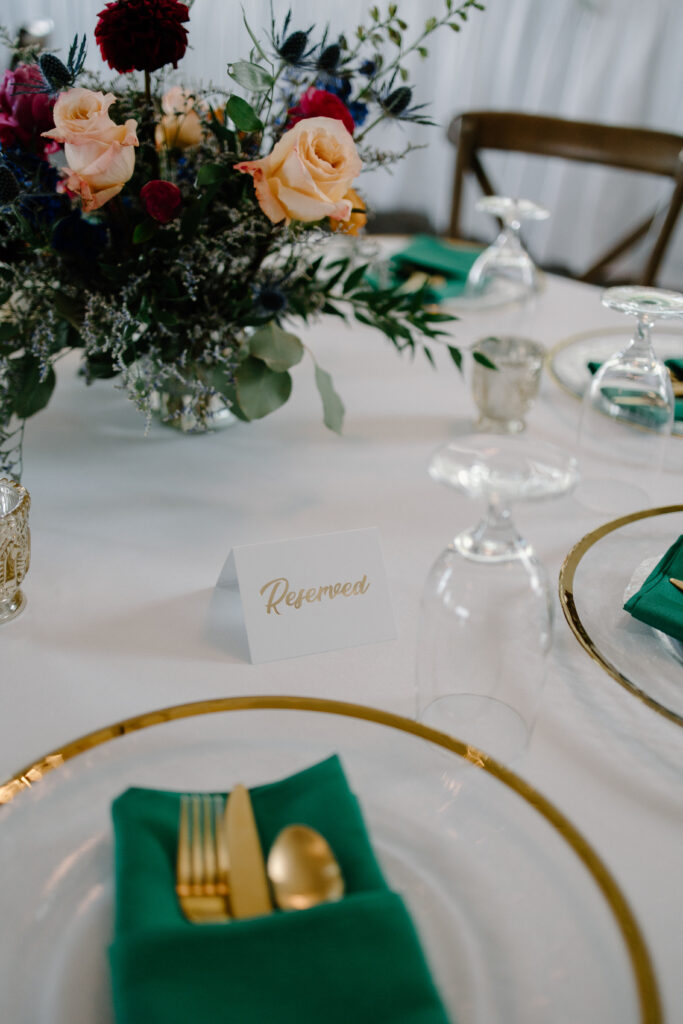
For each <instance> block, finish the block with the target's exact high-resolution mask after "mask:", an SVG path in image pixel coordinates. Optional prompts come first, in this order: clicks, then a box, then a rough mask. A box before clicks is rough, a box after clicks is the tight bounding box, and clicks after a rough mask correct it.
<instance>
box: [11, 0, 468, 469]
mask: <svg viewBox="0 0 683 1024" xmlns="http://www.w3.org/2000/svg"><path fill="white" fill-rule="evenodd" d="M470 9H478V10H481V9H482V5H481V4H479V3H476V2H474V0H464V2H461V3H459V4H458V3H456V0H443V11H442V13H441V14H440V15H435V16H431V17H429V18H428V19H427V21H426V23H425V24H424V25H423V26H421V27H419V28H418V30H417V31H416V32H414V33H411V31H410V29H409V26H408V24H407V23H406V22H405V21H404V20H403V19H402V18H401V17H400V16H399V5H398V4H397V3H394V2H392V3H389V4H388V5H387V6H386V7H384V6H383V5H378V4H373V6H372V7H371V8H370V10H369V11H368V15H367V17H366V18H365V19H364V22H363V24H362V25H359V26H357V28H356V30H355V32H349V33H347V34H344V35H340V34H335V35H334V36H333V35H331V34H330V31H331V30H329V29H328V28H326V27H324V28H322V29H321V30H319V31H317V32H316V29H315V27H313V26H312V27H309V26H307V25H304V26H301V25H293V24H290V21H291V20H292V15H291V14H290V15H288V16H287V18H286V20H285V23H284V25H283V26H281V28H280V29H278V28H277V27H276V26H275V24H274V21H273V22H271V25H270V30H269V31H267V32H266V33H264V34H261V33H256V32H254V31H253V30H252V28H251V27H250V26H249V24H248V23H247V22H246V19H245V25H246V28H247V32H248V34H249V38H250V40H251V45H250V49H249V52H248V53H247V54H244V55H243V57H244V59H239V60H234V61H231V62H230V63H229V64H228V66H227V75H228V79H229V81H228V83H227V84H228V85H229V88H227V89H226V88H221V87H218V88H216V87H211V88H210V89H206V90H199V91H198V92H196V93H193V94H191V95H190V94H186V97H185V99H186V101H187V102H188V106H187V108H186V111H185V112H184V113H179V114H178V115H177V118H178V121H177V129H178V130H177V131H176V133H175V134H174V133H173V130H172V125H171V127H170V128H169V127H168V126H167V125H166V121H165V119H164V122H163V124H164V129H163V131H162V132H161V137H162V138H163V139H165V144H164V145H161V144H160V148H157V144H158V143H159V137H158V136H157V134H156V131H155V129H156V126H157V125H158V124H159V121H160V119H161V118H162V115H165V117H168V116H172V115H168V114H167V108H166V107H163V106H162V97H163V95H164V92H165V89H166V88H167V87H168V85H169V84H170V82H168V81H166V82H165V83H164V80H163V73H162V74H160V75H159V76H155V77H154V79H153V80H152V81H153V85H154V91H153V92H152V94H151V96H146V95H145V94H143V93H142V92H141V91H140V84H141V83H140V82H139V80H138V79H136V77H135V76H125V75H124V76H120V77H119V78H117V79H116V80H115V82H114V83H113V84H112V83H110V82H107V81H104V80H102V79H100V78H99V77H98V76H95V75H92V74H89V73H88V72H84V71H82V70H81V67H80V65H81V64H82V57H83V54H84V50H83V44H81V49H80V51H78V48H77V46H75V47H74V48H73V49H72V52H71V53H70V55H69V57H68V58H67V64H66V65H63V66H62V65H61V62H60V60H59V58H57V57H55V56H54V55H50V54H43V55H39V54H38V53H37V52H36V51H34V50H31V49H27V50H23V51H21V52H18V53H17V57H18V59H19V60H28V61H30V62H36V61H37V60H38V58H39V56H40V58H41V60H42V64H41V65H40V66H41V67H42V68H43V69H45V68H47V69H48V71H50V73H51V74H52V75H53V76H54V75H55V74H57V73H58V72H59V73H60V74H61V73H62V67H64V69H65V71H66V72H68V75H69V76H70V78H73V79H74V81H76V76H78V78H77V81H76V84H78V85H81V86H84V87H86V88H91V89H94V90H97V91H102V92H108V91H114V92H115V94H116V105H115V108H114V115H113V119H114V120H115V121H116V122H117V123H119V124H122V123H124V122H125V121H126V120H128V119H134V120H135V121H136V123H137V125H138V129H137V131H138V138H139V146H138V147H137V148H136V150H135V165H134V171H133V175H132V177H131V179H130V180H129V181H128V182H127V183H126V184H125V185H124V189H123V191H122V193H121V195H120V196H116V197H115V198H113V199H110V200H109V201H108V202H107V203H105V204H104V205H103V206H102V207H101V208H98V209H97V210H93V211H92V212H90V213H87V214H84V213H83V211H82V208H81V203H80V201H79V200H77V199H73V198H70V197H69V195H67V194H66V193H64V192H61V191H60V192H57V191H56V189H55V182H56V178H55V172H54V171H53V170H51V169H50V168H49V167H48V164H47V163H46V162H44V161H43V160H42V159H40V158H41V157H42V155H43V154H42V151H41V150H39V149H38V148H36V139H33V140H32V142H31V143H30V144H27V149H26V152H25V153H24V152H19V151H18V150H17V149H16V148H15V149H13V150H12V154H11V157H9V156H7V155H3V162H2V167H3V179H4V186H3V182H0V191H3V188H4V191H3V197H4V198H3V205H2V206H1V207H0V474H2V473H3V472H9V473H10V474H13V473H19V472H20V471H21V440H22V438H23V429H24V427H23V424H24V420H25V419H26V418H27V417H30V416H32V415H34V414H35V413H37V412H39V411H40V410H41V409H43V408H44V407H45V405H46V404H47V402H48V401H49V399H50V396H51V394H52V391H53V388H54V386H55V373H54V368H53V365H54V362H55V360H56V359H57V358H58V357H59V356H60V355H61V354H62V353H63V352H64V351H66V350H68V349H79V350H81V352H82V362H83V375H84V378H85V380H86V381H87V382H90V381H92V380H95V379H106V378H112V377H117V378H119V380H120V382H121V385H122V386H123V387H124V388H125V389H126V390H127V391H128V394H129V396H130V397H131V399H132V400H133V401H134V402H135V404H136V406H137V407H138V408H139V409H140V410H141V412H142V413H144V414H145V415H146V416H147V417H149V416H150V415H151V411H152V408H153V399H154V396H155V394H156V393H158V392H159V391H162V390H165V389H173V390H175V391H176V392H177V393H180V394H182V395H186V396H189V397H190V399H193V398H196V399H199V400H208V399H210V398H211V397H212V396H213V395H215V394H220V395H222V396H224V397H225V398H226V400H227V401H228V402H229V403H231V405H232V408H233V409H234V411H235V414H236V415H237V416H239V417H240V418H242V419H245V420H252V419H259V418H261V417H263V416H266V415H268V414H269V413H271V412H273V411H274V410H276V409H278V408H279V407H280V406H281V405H282V404H283V403H284V402H286V401H287V400H288V398H289V396H290V394H291V390H292V377H291V371H292V370H293V369H294V368H295V367H296V365H297V364H298V363H299V362H300V361H301V360H302V358H303V353H304V345H303V344H302V342H301V340H300V338H299V337H298V336H297V334H296V333H291V332H290V330H289V329H288V328H289V327H290V325H291V324H292V323H293V322H296V321H297V320H298V321H301V322H304V323H309V322H311V321H313V320H314V319H315V318H317V317H319V316H320V315H328V316H335V317H337V318H341V319H343V320H345V321H346V323H348V324H349V325H352V324H353V323H354V322H356V323H361V324H363V325H367V326H370V327H372V328H375V329H377V330H379V331H381V332H382V333H383V334H384V335H385V336H386V337H387V338H388V339H389V341H390V342H391V343H392V344H393V346H394V347H395V348H396V350H397V351H399V352H403V351H405V350H408V351H409V352H410V353H411V354H412V353H414V352H415V351H416V350H417V349H418V348H419V349H421V350H422V351H423V352H424V354H425V357H426V358H427V359H428V360H429V361H430V362H433V356H432V353H431V351H430V349H429V347H428V346H429V342H430V341H432V340H437V339H440V338H441V336H442V335H444V334H445V333H446V332H445V331H444V330H443V329H442V328H443V325H444V324H446V323H447V322H448V321H449V320H451V319H452V318H451V317H449V316H447V315H445V314H443V313H440V312H439V311H437V310H434V309H433V308H432V307H431V306H430V305H429V304H428V303H429V300H430V296H429V294H428V292H427V291H426V290H425V289H423V290H421V291H419V292H415V293H413V294H410V295H408V294H404V293H402V292H400V291H399V290H398V287H394V286H392V287H388V288H376V287H374V286H373V285H371V284H370V283H369V282H368V272H369V269H370V268H369V265H368V261H367V258H364V257H363V256H362V255H361V253H362V243H361V246H360V248H352V247H351V246H349V254H348V255H346V256H343V257H341V258H337V259H331V260H329V259H327V258H326V243H327V242H328V241H329V240H330V235H331V226H330V223H329V222H328V221H327V220H323V221H320V222H318V223H308V222H307V223H297V222H292V223H285V222H281V223H279V224H272V223H271V222H270V220H269V219H268V218H267V216H266V215H265V214H264V212H263V211H262V209H261V208H260V205H259V202H258V199H257V196H256V193H255V189H254V182H253V180H252V178H251V177H250V176H249V175H248V174H244V173H241V172H240V171H238V170H236V167H235V165H236V164H239V163H240V162H241V161H246V160H253V159H258V158H259V157H263V156H265V155H266V154H267V153H269V152H270V151H271V150H272V147H273V146H274V145H275V144H276V143H277V142H278V140H279V139H280V137H281V136H282V134H283V132H284V131H286V130H287V111H288V109H289V107H290V106H291V105H292V99H293V98H294V99H295V100H296V99H297V98H298V97H300V96H301V95H302V94H303V92H304V90H305V89H306V88H307V87H308V86H309V85H311V84H312V83H314V82H315V81H317V77H318V74H319V71H320V67H321V66H322V65H320V64H319V63H318V62H319V61H320V59H321V58H322V57H323V55H325V59H326V60H327V61H331V62H332V65H333V72H334V76H335V77H336V78H339V79H340V80H343V81H344V82H345V83H346V84H347V85H348V86H349V96H348V101H349V103H350V104H352V105H353V104H354V103H357V104H362V105H364V106H366V107H367V108H368V116H367V121H366V124H367V127H365V126H364V127H363V130H362V131H357V132H356V133H355V135H354V139H355V142H356V143H357V144H358V145H359V151H360V155H361V159H362V162H363V166H364V169H365V170H369V169H373V168H378V167H384V166H389V165H390V164H392V163H393V162H395V161H396V160H399V159H402V158H403V157H404V156H405V155H406V154H407V153H409V152H411V150H412V149H413V148H415V146H414V144H413V143H410V142H408V144H407V145H406V147H405V148H404V149H403V150H402V151H399V152H392V151H388V152H383V151H381V150H379V149H370V148H369V147H368V145H367V143H366V144H365V145H363V141H364V140H365V139H366V138H367V136H368V134H369V133H371V132H373V131H374V130H375V128H376V126H377V125H379V124H381V123H382V122H383V121H385V120H386V119H387V118H394V119H400V120H402V121H409V122H413V123H416V124H429V123H431V122H430V121H429V119H428V117H426V115H425V113H424V109H423V108H424V104H421V103H419V102H417V101H416V100H415V99H414V94H413V89H412V87H411V86H410V84H409V81H410V72H409V68H410V66H411V61H412V56H413V55H415V56H419V57H421V58H426V57H427V56H428V49H427V47H426V45H425V40H426V39H427V38H428V37H429V36H431V34H432V33H433V32H435V31H437V30H438V29H440V28H442V27H445V26H448V25H450V26H451V27H452V28H454V29H459V28H460V26H461V24H462V23H464V22H465V20H466V18H467V14H468V11H469V10H470ZM0 38H2V29H0ZM7 38H9V37H7ZM292 39H294V40H295V41H296V43H297V45H296V46H293V45H292V42H291V41H292ZM288 40H289V42H290V45H289V47H287V46H285V45H284V44H285V43H286V42H287V41H288ZM366 65H369V66H370V67H371V70H370V71H367V70H365V71H364V70H362V69H363V68H364V67H365V66H366ZM186 117H187V118H188V119H190V118H192V119H194V120H193V121H192V123H194V124H195V125H196V120H197V118H199V125H198V131H197V133H196V137H195V138H194V141H192V143H191V144H188V146H189V148H182V147H183V146H185V144H186V142H187V140H185V141H182V129H183V122H184V119H185V118H186ZM185 127H188V125H185ZM36 138H38V136H36ZM12 161H13V163H12V166H11V167H10V166H9V163H10V162H12ZM36 168H37V169H36ZM10 179H11V180H10ZM159 179H161V180H162V181H165V182H170V183H172V184H173V185H174V186H175V190H176V191H175V192H174V190H171V193H172V194H173V195H175V198H176V199H177V200H178V204H177V206H178V207H179V209H178V208H177V207H174V208H173V210H172V212H171V213H170V215H169V216H170V219H168V220H166V221H164V216H163V213H164V211H163V210H162V215H161V217H160V219H154V218H153V217H152V216H151V214H150V213H149V212H148V208H147V206H146V205H143V203H142V201H141V199H140V191H141V189H142V188H143V186H145V185H146V184H148V183H149V182H152V181H158V180H159ZM148 194H149V193H148ZM167 194H168V193H167ZM174 213H177V215H176V216H174ZM155 217H156V212H155ZM338 239H339V236H338V235H337V236H335V241H337V240H338ZM335 248H337V246H336V245H335ZM449 352H450V354H451V358H452V360H453V361H454V362H455V364H456V365H458V366H460V353H459V351H458V350H457V349H456V348H454V347H449ZM314 363H315V360H314ZM315 382H316V386H317V388H318V392H319V394H320V397H321V401H322V406H323V418H324V422H325V424H326V425H327V426H328V427H329V429H331V430H333V431H337V432H338V431H340V430H341V429H342V424H343V417H344V407H343V404H342V401H341V399H340V397H339V395H338V394H337V393H336V391H335V389H334V386H333V383H332V380H331V377H330V375H329V373H328V372H327V371H325V370H323V369H322V368H321V367H319V366H318V364H317V363H315Z"/></svg>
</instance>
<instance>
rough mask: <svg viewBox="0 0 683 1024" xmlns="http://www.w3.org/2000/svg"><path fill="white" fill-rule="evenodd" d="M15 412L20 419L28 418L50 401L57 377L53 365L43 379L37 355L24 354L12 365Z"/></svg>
mask: <svg viewBox="0 0 683 1024" xmlns="http://www.w3.org/2000/svg"><path fill="white" fill-rule="evenodd" d="M12 371H13V374H12V375H13V381H12V384H13V389H14V412H15V414H16V415H17V416H18V417H19V419H22V420H24V419H28V417H29V416H34V415H35V414H36V413H37V412H40V410H41V409H44V408H45V406H46V405H47V403H48V402H49V401H50V397H51V395H52V392H53V391H54V388H55V384H56V381H57V378H56V376H55V371H54V369H53V368H52V367H50V368H49V370H48V371H47V373H46V374H45V377H44V378H43V379H42V380H41V365H40V363H39V362H38V360H37V359H36V358H35V356H32V355H30V354H28V355H25V356H23V357H22V358H21V359H20V360H18V361H17V362H16V363H15V364H14V366H13V367H12Z"/></svg>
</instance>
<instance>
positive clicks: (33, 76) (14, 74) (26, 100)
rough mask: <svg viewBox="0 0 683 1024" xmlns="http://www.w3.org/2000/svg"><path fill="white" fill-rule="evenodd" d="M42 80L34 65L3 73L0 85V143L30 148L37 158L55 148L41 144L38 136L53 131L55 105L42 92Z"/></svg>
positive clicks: (43, 142)
mask: <svg viewBox="0 0 683 1024" xmlns="http://www.w3.org/2000/svg"><path fill="white" fill-rule="evenodd" d="M44 86H45V83H44V82H43V76H42V75H41V73H40V70H39V68H38V66H37V65H36V64H19V65H18V66H17V68H16V69H15V70H14V71H5V74H4V76H3V79H2V82H0V142H2V144H3V145H5V146H13V145H20V146H25V147H31V148H34V149H35V150H36V151H37V152H38V154H39V155H40V156H43V155H44V154H45V153H51V152H53V151H54V150H55V149H57V148H58V146H57V145H56V144H55V143H54V142H45V141H44V140H43V138H41V136H42V133H43V132H45V131H48V130H49V129H50V128H52V127H53V125H54V121H53V119H52V108H53V107H54V104H55V101H54V99H53V98H51V97H50V96H48V95H47V93H46V92H38V91H36V89H37V88H44Z"/></svg>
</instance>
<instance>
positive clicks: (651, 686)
mask: <svg viewBox="0 0 683 1024" xmlns="http://www.w3.org/2000/svg"><path fill="white" fill-rule="evenodd" d="M682 533H683V505H671V506H666V507H664V508H655V509H645V510H644V511H641V512H634V513H633V514H631V515H628V516H622V517H621V518H619V519H614V520H611V521H610V522H608V523H604V524H603V525H602V526H599V527H598V528H597V529H595V530H593V531H591V533H589V534H587V535H586V536H585V537H583V538H582V540H580V541H579V542H578V544H576V545H575V546H574V547H573V548H572V550H571V551H570V552H569V554H568V555H567V557H566V559H565V561H564V564H563V566H562V568H561V570H560V601H561V603H562V609H563V611H564V614H565V618H566V619H567V622H568V623H569V626H570V627H571V629H572V631H573V633H574V635H575V636H576V638H577V640H578V641H579V643H580V644H581V645H582V647H583V648H584V649H585V650H586V651H587V652H588V653H589V654H590V656H591V657H592V658H594V659H595V660H596V661H598V662H599V663H600V664H601V665H602V667H603V668H604V669H605V671H607V672H608V673H609V674H610V675H611V676H612V678H613V679H616V681H617V682H618V683H621V685H622V686H624V687H625V688H626V689H627V690H629V691H630V692H631V693H632V694H634V695H635V696H636V697H638V698H639V699H640V700H643V701H644V702H645V703H646V704H648V705H649V706H650V707H652V708H653V709H654V710H655V711H658V712H659V713H660V714H663V715H665V716H666V717H667V718H669V719H671V720H672V721H674V722H676V723H677V724H678V725H682V726H683V658H682V656H681V652H682V648H681V645H680V644H678V643H676V642H675V641H673V640H672V639H671V637H668V636H666V635H665V634H664V633H661V632H660V631H659V630H657V629H654V628H653V627H652V626H648V625H646V623H644V622H639V621H638V619H634V618H633V616H632V615H629V613H628V612H625V611H624V610H623V605H624V602H625V600H626V595H627V594H629V595H630V592H631V590H632V589H633V578H634V574H635V573H637V572H638V570H641V569H642V567H643V566H644V564H645V563H649V564H650V565H654V564H656V562H658V561H659V559H660V558H661V557H662V555H663V554H664V552H665V551H666V550H667V549H668V548H669V547H671V545H672V544H673V542H674V541H675V540H676V538H677V537H679V536H680V535H681V534H682Z"/></svg>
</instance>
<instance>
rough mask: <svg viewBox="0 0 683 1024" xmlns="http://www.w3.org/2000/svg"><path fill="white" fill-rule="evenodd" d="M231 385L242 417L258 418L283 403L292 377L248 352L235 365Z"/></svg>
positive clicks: (286, 397) (289, 389)
mask: <svg viewBox="0 0 683 1024" xmlns="http://www.w3.org/2000/svg"><path fill="white" fill-rule="evenodd" d="M235 389H236V393H237V401H238V404H239V407H240V409H241V410H242V412H243V413H244V415H245V417H246V418H247V419H248V420H260V419H262V418H263V417H264V416H268V415H269V414H270V413H271V412H275V410H276V409H279V408H280V406H281V405H284V404H285V402H286V401H287V399H288V398H289V396H290V394H291V393H292V378H291V376H290V374H289V373H286V372H285V373H278V372H276V371H275V370H271V369H270V367H269V366H267V365H266V363H264V362H263V361H262V360H261V359H255V358H254V357H253V356H249V357H248V358H247V359H245V361H244V362H243V363H242V364H241V366H240V368H239V371H238V374H237V379H236V384H235Z"/></svg>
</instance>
